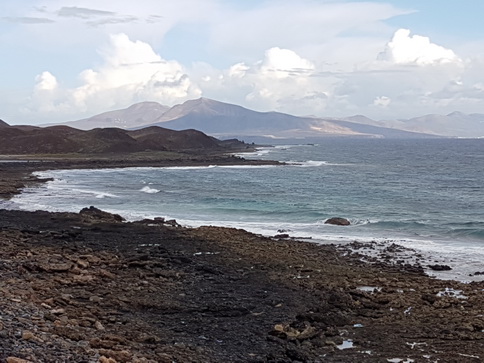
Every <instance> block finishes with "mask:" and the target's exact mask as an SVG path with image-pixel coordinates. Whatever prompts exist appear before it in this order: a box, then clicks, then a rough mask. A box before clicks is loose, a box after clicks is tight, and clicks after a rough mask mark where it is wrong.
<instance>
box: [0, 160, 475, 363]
mask: <svg viewBox="0 0 484 363" xmlns="http://www.w3.org/2000/svg"><path fill="white" fill-rule="evenodd" d="M225 160H227V159H225ZM122 162H125V164H124V165H125V166H128V165H126V164H129V163H131V162H136V161H129V162H126V161H116V162H115V163H111V164H110V165H112V167H120V165H119V164H116V163H122ZM163 162H165V163H166V162H167V161H166V160H164V161H163ZM170 162H173V163H174V162H175V161H170ZM177 162H178V163H179V162H180V160H178V161H177ZM189 162H203V161H200V160H197V161H194V160H191V161H189ZM205 162H208V163H209V164H213V160H212V161H205ZM249 162H256V161H249ZM147 163H154V164H155V165H139V163H137V165H133V166H174V164H170V165H160V164H159V163H161V161H157V162H154V161H153V160H151V161H149V162H147ZM5 164H7V163H3V164H1V163H0V168H1V169H0V170H1V173H2V174H1V178H2V184H0V185H1V186H2V189H0V194H1V195H2V196H3V197H5V196H9V195H10V196H12V195H13V194H14V193H18V192H19V190H21V188H22V187H23V186H25V185H26V184H29V183H41V182H45V181H46V180H35V179H29V178H27V179H25V177H26V176H27V175H31V173H32V172H33V171H41V170H49V169H52V166H59V165H61V166H62V169H68V167H67V168H66V167H65V166H68V165H67V164H68V163H66V164H62V163H59V162H58V161H57V162H56V163H51V164H42V169H41V170H39V168H38V166H39V165H27V166H25V165H21V164H18V165H13V166H6V165H5ZM9 164H10V165H11V164H17V163H9ZM29 164H33V163H29ZM115 164H116V165H115ZM69 165H70V166H72V168H79V166H80V165H81V166H82V165H85V166H86V167H87V166H89V167H92V166H93V165H95V166H99V167H100V168H103V167H106V165H109V161H108V162H106V163H104V162H94V163H93V162H92V160H91V161H88V162H86V163H84V164H82V163H79V164H75V165H74V164H72V163H71V164H69ZM191 165H194V164H189V165H181V166H191ZM197 165H202V164H197ZM177 166H180V164H178V165H177ZM27 167H28V168H27ZM30 167H32V169H30ZM44 167H46V168H45V169H44ZM22 168H27V169H28V170H23V169H22ZM21 169H22V170H21ZM9 178H10V179H9ZM8 183H10V185H9V184H8ZM22 185H23V186H22ZM86 207H87V206H86ZM0 249H1V253H0V256H1V258H0V274H1V275H2V279H1V281H0V290H1V292H2V295H0V306H1V307H2V311H3V313H2V316H1V318H2V319H1V320H0V334H1V335H2V338H3V339H2V342H1V343H0V359H1V360H6V359H7V358H8V357H17V358H22V359H26V360H28V361H31V362H41V361H55V360H56V359H57V360H58V361H73V362H76V361H90V362H97V361H99V362H111V363H112V362H131V361H139V362H165V361H166V362H171V361H174V360H175V361H194V362H226V361H233V362H261V361H281V362H289V361H309V362H318V361H321V362H333V361H334V362H353V361H358V362H376V361H388V360H394V361H396V359H400V361H411V359H413V360H415V361H420V360H423V361H425V360H428V359H430V360H431V361H434V360H439V361H440V362H453V361H466V359H475V360H476V361H477V360H478V359H483V358H484V317H482V309H481V307H482V305H483V303H484V293H483V289H484V283H481V282H471V283H468V284H463V283H459V282H457V281H445V280H436V279H432V278H430V277H427V276H424V275H423V273H422V271H420V270H415V269H412V268H409V267H408V266H406V265H405V264H400V265H392V264H389V263H386V262H385V261H376V262H375V263H374V264H368V263H366V262H362V261H361V256H358V255H351V254H348V255H346V256H343V255H342V253H341V251H338V249H337V248H336V247H335V246H333V245H317V244H314V243H312V242H302V241H298V240H291V239H289V240H288V239H283V238H268V237H262V236H258V235H254V234H252V233H249V232H246V231H244V230H238V229H233V228H224V227H199V228H185V227H179V226H177V225H176V224H174V223H171V222H169V221H164V220H162V219H154V220H144V221H136V222H122V221H121V220H120V217H119V216H115V215H112V214H109V213H105V212H101V211H98V210H96V209H95V208H90V209H86V210H83V211H82V212H80V213H51V212H43V211H37V212H24V211H8V210H0ZM26 316H27V318H25V317H26ZM469 361H472V360H469Z"/></svg>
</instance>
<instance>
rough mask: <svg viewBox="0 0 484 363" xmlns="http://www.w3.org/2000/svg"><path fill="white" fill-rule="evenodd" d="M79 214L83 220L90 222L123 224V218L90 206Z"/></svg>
mask: <svg viewBox="0 0 484 363" xmlns="http://www.w3.org/2000/svg"><path fill="white" fill-rule="evenodd" d="M79 214H80V215H81V216H82V217H84V219H87V220H90V221H98V222H110V223H116V222H123V221H124V218H123V217H121V216H120V215H119V214H112V213H108V212H105V211H102V210H100V209H98V208H96V207H93V206H90V207H89V208H83V209H82V210H81V211H80V212H79Z"/></svg>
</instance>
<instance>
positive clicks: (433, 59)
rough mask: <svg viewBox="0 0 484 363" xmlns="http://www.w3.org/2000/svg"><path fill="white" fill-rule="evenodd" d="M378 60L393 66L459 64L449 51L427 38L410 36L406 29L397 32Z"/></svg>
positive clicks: (458, 60) (457, 58)
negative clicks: (390, 63)
mask: <svg viewBox="0 0 484 363" xmlns="http://www.w3.org/2000/svg"><path fill="white" fill-rule="evenodd" d="M379 58H380V59H381V60H386V61H390V62H393V63H395V64H417V65H428V64H436V63H437V64H439V63H440V64H443V63H455V62H460V59H459V57H458V56H457V55H456V54H455V53H454V52H453V51H452V50H451V49H446V48H444V47H442V46H440V45H437V44H434V43H432V42H431V41H430V38H428V37H424V36H421V35H413V36H410V30H408V29H399V30H397V31H396V32H395V34H394V35H393V38H392V40H391V41H390V42H388V44H387V45H386V48H385V50H384V51H383V52H382V53H381V54H380V56H379Z"/></svg>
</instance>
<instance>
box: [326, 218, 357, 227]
mask: <svg viewBox="0 0 484 363" xmlns="http://www.w3.org/2000/svg"><path fill="white" fill-rule="evenodd" d="M324 223H325V224H334V225H337V226H349V225H350V224H351V223H350V221H349V220H347V219H346V218H341V217H333V218H329V219H328V220H326V222H324Z"/></svg>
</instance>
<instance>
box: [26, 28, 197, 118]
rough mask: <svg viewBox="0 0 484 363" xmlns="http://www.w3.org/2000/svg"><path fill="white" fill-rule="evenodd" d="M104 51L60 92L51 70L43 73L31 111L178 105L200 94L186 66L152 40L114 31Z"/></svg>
mask: <svg viewBox="0 0 484 363" xmlns="http://www.w3.org/2000/svg"><path fill="white" fill-rule="evenodd" d="M101 55H102V58H103V63H102V65H101V66H100V67H98V68H95V69H86V70H84V71H83V72H82V73H81V74H80V75H79V79H80V81H81V85H80V86H78V87H76V88H72V89H62V92H60V86H59V84H58V82H57V80H56V78H55V76H53V75H52V74H51V73H50V72H47V71H46V72H43V73H42V74H40V75H39V76H37V78H36V82H37V84H36V86H35V90H34V93H33V95H32V98H31V105H30V111H31V112H35V111H37V110H39V109H40V108H42V109H43V111H45V110H46V108H45V106H41V105H42V104H44V105H45V104H49V105H50V106H49V107H48V109H49V110H50V111H51V112H58V113H59V114H63V115H66V114H69V113H76V112H82V111H84V112H87V111H89V112H91V113H94V112H96V111H105V110H106V109H108V108H110V107H126V106H129V105H130V104H132V103H135V102H139V101H145V100H153V101H158V102H160V103H163V104H168V105H172V104H174V103H177V102H180V101H184V100H186V99H191V98H196V97H198V96H200V90H199V89H198V87H197V86H195V85H193V84H192V82H191V81H190V79H189V77H188V76H187V74H186V73H185V71H184V69H183V67H182V66H181V65H180V64H179V63H178V62H176V61H168V60H165V59H163V58H162V57H161V56H160V55H159V54H157V53H156V52H155V51H154V50H153V49H152V47H151V46H150V45H149V44H147V43H144V42H141V41H132V40H130V39H129V38H128V36H127V35H125V34H117V35H112V36H111V38H110V42H109V45H108V46H107V47H106V48H105V49H103V51H102V52H101Z"/></svg>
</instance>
